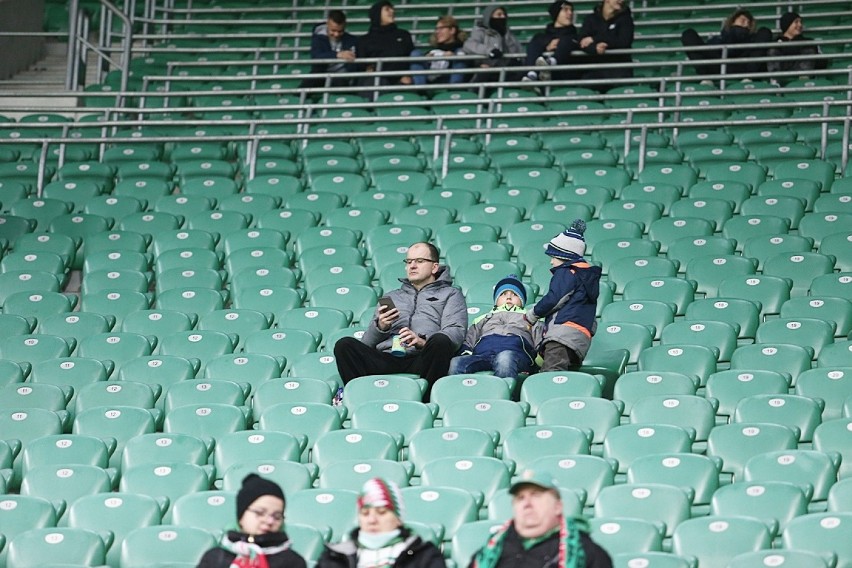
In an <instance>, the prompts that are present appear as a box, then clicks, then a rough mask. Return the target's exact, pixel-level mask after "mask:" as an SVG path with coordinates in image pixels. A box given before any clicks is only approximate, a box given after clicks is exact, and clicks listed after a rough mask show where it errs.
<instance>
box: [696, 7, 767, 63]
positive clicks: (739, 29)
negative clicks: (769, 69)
mask: <svg viewBox="0 0 852 568" xmlns="http://www.w3.org/2000/svg"><path fill="white" fill-rule="evenodd" d="M770 41H772V32H771V31H769V29H768V28H759V29H758V28H757V25H756V24H755V21H754V16H752V15H751V12H749V11H748V10H743V9H739V10H735V11H734V12H733V13H732V14H731V15H730V16H728V18H727V19H726V20H725V23H724V24H723V25H722V31H721V32H720V33H719V35H716V36H713V37H711V38H710V39H709V40H707V42H706V43H705V41H704V40H703V39H701V36H699V35H698V32H696V31H695V30H694V29H692V28H689V29H687V30H684V32H683V33H682V34H681V42H682V43H683V45H684V46H685V47H695V46H703V45H708V46H711V45H712V46H714V48H713V49H704V50H694V51H687V52H686V56H687V57H689V58H690V59H720V58H721V57H722V50H721V49H720V46H724V45H726V46H731V47H729V48H728V59H744V58H751V57H762V56H764V55H766V48H763V47H757V48H755V47H751V44H754V43H768V42H770ZM765 70H766V65H764V63H763V62H757V61H743V62H742V63H728V64H727V72H728V73H737V74H751V73H761V72H763V71H765ZM695 71H696V72H697V73H698V74H699V75H718V74H720V73H721V72H722V71H721V65H719V64H718V63H702V64H697V65H696V66H695Z"/></svg>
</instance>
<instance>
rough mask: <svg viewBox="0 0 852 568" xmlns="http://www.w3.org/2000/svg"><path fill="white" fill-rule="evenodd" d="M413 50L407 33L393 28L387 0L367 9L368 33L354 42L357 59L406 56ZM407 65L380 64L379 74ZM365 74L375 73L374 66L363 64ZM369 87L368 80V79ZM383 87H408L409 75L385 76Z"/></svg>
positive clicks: (392, 14) (395, 63)
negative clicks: (368, 12) (356, 42)
mask: <svg viewBox="0 0 852 568" xmlns="http://www.w3.org/2000/svg"><path fill="white" fill-rule="evenodd" d="M413 50H414V41H413V40H412V39H411V34H410V33H408V31H406V30H403V29H400V28H399V27H397V25H396V13H395V11H394V7H393V4H391V3H390V2H388V0H379V2H376V3H375V4H373V5H372V6H370V30H369V31H368V32H367V33H366V34H365V35H363V36H361V38H360V39H359V40H358V57H364V58H366V57H408V56H409V55H411V52H412V51H413ZM408 65H409V63H408V62H404V61H397V62H389V63H382V69H381V70H382V71H403V70H407V69H408ZM366 70H367V71H368V72H372V71H375V70H376V65H375V64H374V63H370V64H368V65H367V69H366ZM369 82H370V84H372V78H371V79H369ZM382 83H383V84H386V85H396V84H400V85H410V84H411V83H412V81H411V76H409V75H402V76H396V77H385V78H383V79H382Z"/></svg>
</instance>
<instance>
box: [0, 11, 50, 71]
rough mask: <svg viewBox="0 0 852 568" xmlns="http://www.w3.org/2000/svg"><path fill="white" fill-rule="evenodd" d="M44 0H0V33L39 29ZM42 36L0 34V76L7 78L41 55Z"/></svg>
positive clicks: (40, 28)
mask: <svg viewBox="0 0 852 568" xmlns="http://www.w3.org/2000/svg"><path fill="white" fill-rule="evenodd" d="M43 29H44V0H0V32H30V31H31V32H40V31H42V30H43ZM43 50H44V38H43V37H21V36H18V37H8V36H7V37H2V36H0V79H8V78H9V77H11V76H12V75H14V74H15V73H17V72H19V71H21V70H23V69H26V68H27V67H29V66H30V65H32V64H33V63H35V62H36V61H38V60H39V59H40V58H41V57H42V53H43Z"/></svg>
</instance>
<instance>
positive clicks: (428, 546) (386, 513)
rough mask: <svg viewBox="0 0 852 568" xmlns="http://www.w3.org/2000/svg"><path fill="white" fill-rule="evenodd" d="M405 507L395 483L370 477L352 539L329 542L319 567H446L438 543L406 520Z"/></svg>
mask: <svg viewBox="0 0 852 568" xmlns="http://www.w3.org/2000/svg"><path fill="white" fill-rule="evenodd" d="M403 509H404V506H403V502H402V495H401V494H400V491H399V487H397V486H396V484H394V483H392V482H390V481H386V480H384V479H381V478H379V477H376V478H373V479H371V480H369V481H367V483H365V484H364V487H363V489H362V490H361V493H360V495H359V496H358V528H357V529H355V530H353V531H352V533H351V534H350V539H349V540H346V541H343V542H341V543H338V544H328V545H326V549H325V551H324V552H323V553H322V555H321V556H320V558H319V560H318V561H317V565H316V566H317V568H355V567H356V566H357V567H358V568H380V567H388V566H393V567H395V568H403V567H405V568H446V563H445V562H444V557H443V556H442V555H441V551H440V550H439V549H438V547H437V546H435V545H434V544H432V543H431V542H425V541H423V540H422V539H421V538H420V537H419V536H417V535H415V534H414V533H412V532H411V530H410V529H409V528H407V527H406V526H405V525H404V524H403V522H402V516H403Z"/></svg>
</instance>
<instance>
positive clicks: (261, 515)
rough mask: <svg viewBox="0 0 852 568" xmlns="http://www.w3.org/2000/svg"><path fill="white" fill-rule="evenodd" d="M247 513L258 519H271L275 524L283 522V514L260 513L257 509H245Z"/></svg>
mask: <svg viewBox="0 0 852 568" xmlns="http://www.w3.org/2000/svg"><path fill="white" fill-rule="evenodd" d="M247 511H248V512H249V513H251V514H252V515H254V516H256V517H258V518H260V519H263V518H267V519H272V520H273V521H275V522H277V523H280V522H281V521H283V520H284V513H270V512H269V511H260V510H258V509H247Z"/></svg>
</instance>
